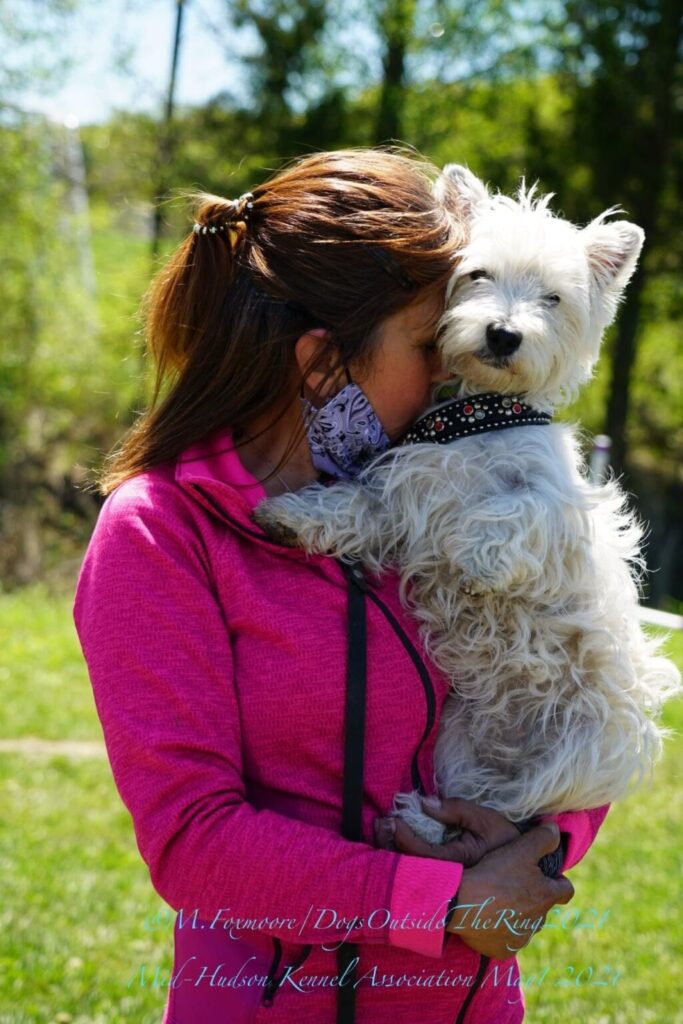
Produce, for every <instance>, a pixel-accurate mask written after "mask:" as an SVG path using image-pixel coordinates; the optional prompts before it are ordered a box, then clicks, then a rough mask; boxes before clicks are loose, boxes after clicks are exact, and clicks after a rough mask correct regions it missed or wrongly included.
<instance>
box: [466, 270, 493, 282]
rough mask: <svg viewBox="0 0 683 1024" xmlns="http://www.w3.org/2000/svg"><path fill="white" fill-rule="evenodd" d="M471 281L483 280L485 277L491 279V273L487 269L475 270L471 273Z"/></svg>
mask: <svg viewBox="0 0 683 1024" xmlns="http://www.w3.org/2000/svg"><path fill="white" fill-rule="evenodd" d="M469 278H470V281H481V280H483V279H485V280H487V281H490V280H491V275H490V274H487V273H486V271H485V270H473V271H472V273H471V274H470V275H469Z"/></svg>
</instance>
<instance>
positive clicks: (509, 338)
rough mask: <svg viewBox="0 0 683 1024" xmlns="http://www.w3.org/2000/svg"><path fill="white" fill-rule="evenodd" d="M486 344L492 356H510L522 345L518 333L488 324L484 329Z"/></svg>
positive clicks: (520, 336)
mask: <svg viewBox="0 0 683 1024" xmlns="http://www.w3.org/2000/svg"><path fill="white" fill-rule="evenodd" d="M486 344H487V345H488V347H489V349H490V351H491V352H492V353H493V354H494V356H510V355H512V353H513V352H516V351H517V349H518V348H519V346H520V345H521V344H522V335H521V333H520V332H519V331H511V330H509V328H507V327H496V325H495V324H489V325H488V327H487V328H486Z"/></svg>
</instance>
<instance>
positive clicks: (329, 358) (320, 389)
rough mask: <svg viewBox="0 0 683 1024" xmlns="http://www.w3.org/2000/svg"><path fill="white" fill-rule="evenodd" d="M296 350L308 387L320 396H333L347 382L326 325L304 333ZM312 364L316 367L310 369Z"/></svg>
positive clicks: (295, 347)
mask: <svg viewBox="0 0 683 1024" xmlns="http://www.w3.org/2000/svg"><path fill="white" fill-rule="evenodd" d="M294 352H295V354H296V361H297V363H298V366H299V371H300V372H301V373H302V374H305V377H304V380H305V385H306V387H307V388H308V389H310V391H311V392H313V393H315V394H317V395H318V396H319V397H320V398H323V399H326V398H331V397H332V395H334V394H336V393H337V391H338V390H339V388H340V386H342V382H344V383H345V375H344V368H343V366H337V362H338V352H337V348H336V346H335V344H334V343H333V342H332V340H331V334H330V332H329V331H328V330H326V329H325V328H324V327H316V328H314V329H313V330H310V331H306V333H305V334H302V335H301V337H300V338H299V339H298V341H297V343H296V345H295V346H294ZM310 366H313V367H314V368H313V369H310V370H309V369H308V368H309V367H310ZM334 370H337V371H338V372H333V371H334ZM307 371H308V372H307Z"/></svg>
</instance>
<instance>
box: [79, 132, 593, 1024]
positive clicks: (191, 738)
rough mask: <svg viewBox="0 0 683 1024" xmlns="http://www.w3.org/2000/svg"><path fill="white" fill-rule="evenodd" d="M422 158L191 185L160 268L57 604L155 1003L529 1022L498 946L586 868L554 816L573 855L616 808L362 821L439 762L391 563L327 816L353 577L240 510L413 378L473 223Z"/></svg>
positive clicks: (375, 433)
mask: <svg viewBox="0 0 683 1024" xmlns="http://www.w3.org/2000/svg"><path fill="white" fill-rule="evenodd" d="M432 174H433V169H432V168H431V167H430V166H429V165H427V164H426V163H424V162H421V161H420V160H418V159H416V158H410V157H406V156H403V155H400V154H397V153H396V152H392V151H380V150H350V151H340V152H333V153H319V154H315V155H312V156H307V157H304V158H303V159H301V160H299V161H297V162H296V163H294V164H293V165H291V166H290V167H288V168H287V169H285V170H283V171H281V172H280V173H278V174H276V175H275V176H274V177H272V178H271V179H270V180H269V181H267V182H266V183H265V184H264V185H262V186H260V187H258V188H256V189H254V191H253V193H249V194H247V195H245V196H242V197H240V198H239V199H238V200H233V201H228V200H225V199H221V198H219V197H215V196H206V195H203V196H202V197H200V205H199V206H198V209H197V214H196V217H197V220H196V223H195V225H194V228H193V230H192V232H190V234H189V236H188V237H187V238H186V239H185V241H184V242H183V243H182V244H181V245H180V246H179V248H178V249H177V250H176V252H175V253H174V254H173V256H172V257H171V259H170V261H169V263H168V264H167V266H166V267H165V269H164V270H162V271H161V273H160V274H159V276H158V277H157V279H156V281H155V282H154V284H153V286H152V288H151V290H150V292H149V295H148V302H147V338H148V344H149V347H150V350H151V352H152V355H153V357H154V359H155V362H156V366H157V380H156V388H155V393H154V397H153V400H152V403H151V407H150V409H149V410H148V411H147V413H146V414H145V415H143V416H142V418H141V419H140V420H139V422H138V423H137V424H136V425H135V426H134V428H133V429H132V430H131V431H130V432H129V434H128V435H127V436H126V438H125V439H124V441H123V444H122V445H121V447H120V449H119V450H118V451H116V452H115V453H114V454H113V455H112V456H111V457H110V460H109V464H108V466H107V467H106V471H105V473H104V475H103V477H102V479H101V481H100V489H101V491H102V493H103V494H105V495H107V501H106V502H105V504H104V506H103V508H102V510H101V512H100V516H99V519H98V522H97V525H96V527H95V531H94V533H93V536H92V539H91V542H90V545H89V548H88V551H87V553H86V557H85V560H84V563H83V567H82V570H81V574H80V578H79V582H78V588H77V593H76V601H75V606H74V617H75V622H76V627H77V630H78V633H79V637H80V640H81V644H82V647H83V651H84V655H85V658H86V660H87V663H88V667H89V671H90V676H91V680H92V684H93V689H94V694H95V699H96V703H97V708H98V713H99V715H100V719H101V721H102V727H103V730H104V736H105V740H106V744H107V750H108V753H109V757H110V760H111V765H112V770H113V774H114V778H115V781H116V784H117V787H118V789H119V792H120V794H121V797H122V799H123V801H124V803H125V804H126V806H127V807H128V809H129V811H130V813H131V815H132V819H133V823H134V826H135V831H136V836H137V841H138V845H139V848H140V852H141V854H142V856H143V858H144V859H145V861H146V863H147V865H148V867H149V870H150V874H151V878H152V882H153V884H154V886H155V888H156V890H157V892H158V893H159V894H160V895H161V897H162V898H163V899H164V900H166V902H167V903H169V904H170V905H171V907H173V908H174V910H176V911H178V916H177V918H176V926H175V959H174V968H173V975H172V981H171V984H170V988H169V996H168V1002H167V1006H166V1014H165V1017H164V1020H165V1021H168V1022H169V1024H170V1022H171V1021H173V1022H175V1024H189V1022H194V1021H200V1020H201V1021H202V1022H203V1024H218V1022H219V1021H220V1022H221V1024H224V1022H225V1024H227V1022H247V1021H249V1022H272V1024H276V1022H283V1024H284V1022H292V1024H293V1022H297V1024H300V1022H304V1021H310V1022H315V1024H326V1022H329V1024H332V1021H334V1020H354V1019H355V1021H356V1022H357V1024H370V1022H372V1024H377V1022H381V1021H388V1020H392V1021H394V1022H397V1021H411V1022H412V1021H413V1020H414V1019H415V1016H416V1014H418V1013H419V1016H420V1018H421V1019H424V1020H428V1021H430V1022H434V1024H441V1022H443V1024H446V1022H448V1024H452V1022H453V1021H454V1020H456V1019H457V1021H458V1022H459V1024H463V1022H467V1024H473V1022H476V1021H491V1022H493V1021H495V1022H497V1024H506V1022H509V1024H513V1022H515V1024H516V1022H518V1021H520V1020H521V1019H522V1017H523V1002H522V999H521V996H520V994H519V990H518V979H519V973H518V970H517V965H516V961H515V959H514V951H515V950H516V949H518V948H520V947H521V946H522V945H524V944H525V943H526V942H527V941H529V939H530V938H531V936H532V935H533V934H534V933H535V931H537V930H538V928H539V927H541V925H542V922H543V919H544V915H545V914H546V913H547V912H548V911H549V909H550V908H551V907H553V906H554V905H556V904H562V903H565V902H567V901H568V900H569V899H571V896H572V893H573V890H572V887H571V883H570V882H569V881H568V880H567V879H566V878H563V877H560V878H559V879H551V878H546V877H545V876H544V875H543V873H542V872H541V871H540V870H539V868H538V861H539V859H540V858H541V857H542V856H543V855H544V854H546V853H549V852H550V851H553V850H555V849H556V848H557V846H558V837H559V831H558V824H559V827H560V828H561V829H562V832H563V840H564V842H563V850H564V853H565V867H567V866H571V865H572V864H574V863H576V861H577V860H579V859H580V857H581V856H583V854H584V853H585V851H586V849H587V848H588V846H589V845H590V843H591V842H592V839H593V838H594V835H595V832H596V831H597V828H598V826H599V824H600V822H601V820H602V817H604V813H605V809H601V810H599V811H597V812H590V813H589V812H579V813H577V814H572V815H563V816H562V820H561V821H559V822H558V823H556V824H551V825H550V826H540V827H537V828H535V829H533V830H532V831H530V832H528V833H527V834H525V835H523V836H521V837H520V836H519V834H518V832H517V830H516V829H515V827H514V826H512V825H511V824H510V823H509V822H507V821H505V819H503V818H502V817H501V816H500V815H497V814H496V813H495V812H493V811H484V810H483V809H481V808H477V807H475V806H473V805H468V804H465V803H464V802H460V801H450V802H447V803H446V804H445V805H444V807H443V808H442V810H441V812H440V813H441V816H442V819H443V820H444V821H450V822H451V823H453V824H459V825H461V826H463V827H464V828H465V832H464V834H463V837H462V839H461V840H460V841H458V842H454V843H451V844H448V845H446V846H443V847H439V848H431V847H427V846H426V845H425V844H424V843H420V842H419V840H417V838H416V837H413V836H412V834H409V830H407V829H406V828H405V826H404V825H403V823H401V824H400V825H399V826H398V829H397V831H396V834H395V836H394V837H393V839H392V838H391V837H389V838H387V834H386V829H384V830H383V828H382V827H380V828H379V831H378V833H377V837H376V840H375V838H374V835H373V825H374V822H375V819H377V818H381V817H382V816H383V815H385V814H386V813H387V811H388V810H389V808H390V807H391V804H392V797H393V794H394V793H395V792H399V791H401V790H405V789H406V787H408V788H409V789H410V788H413V787H414V786H417V787H419V788H420V789H421V790H422V792H423V793H425V794H426V793H427V792H428V791H429V790H430V789H433V788H434V787H433V783H432V782H431V780H432V774H433V768H432V753H433V747H434V742H435V739H436V731H437V726H438V719H439V712H440V709H441V706H442V705H443V702H444V700H445V698H446V695H447V691H448V681H447V680H446V679H445V678H443V677H442V676H441V675H440V674H439V673H438V672H437V671H436V670H435V669H434V668H433V667H431V666H429V665H426V664H425V662H424V659H423V656H422V654H421V649H420V643H419V639H418V633H417V628H416V625H415V623H414V622H413V620H412V619H411V618H410V617H409V616H408V615H407V614H406V613H405V611H404V610H403V608H402V607H401V604H400V601H399V598H398V578H397V576H396V575H395V574H393V573H390V572H388V573H386V574H385V575H384V576H383V578H382V580H381V581H379V582H378V581H377V580H373V581H372V583H371V585H370V586H368V582H367V581H366V582H365V583H364V584H363V586H364V587H366V589H367V598H368V600H367V602H366V604H367V613H366V614H367V641H366V648H367V695H366V702H365V706H366V727H365V743H364V749H365V775H364V786H363V791H362V807H361V829H362V841H351V840H349V839H347V838H343V837H342V835H340V832H341V818H342V799H343V769H344V707H345V705H344V696H345V686H346V682H345V681H346V667H347V646H346V644H347V585H348V586H349V587H352V583H349V581H348V579H347V577H348V573H347V572H345V570H344V567H343V566H342V565H340V564H339V563H338V562H337V561H336V560H335V559H333V558H328V557H322V556H320V557H312V558H308V557H306V556H305V555H304V553H303V552H302V551H300V550H296V549H290V548H286V547H281V546H279V545H278V544H276V543H274V542H272V541H271V540H269V539H268V538H267V537H266V536H265V534H263V533H262V532H261V531H260V530H259V529H258V527H257V526H256V525H255V524H254V523H253V521H252V520H251V513H252V511H253V509H254V507H255V506H256V505H257V504H258V502H260V501H261V500H263V499H264V497H266V496H272V495H276V494H280V493H282V492H283V491H284V490H285V489H296V488H299V487H301V486H303V485H305V484H307V483H309V482H311V481H314V480H316V479H320V480H323V481H324V480H326V479H328V478H331V479H334V478H336V477H340V476H342V477H343V476H345V477H350V476H353V474H354V472H355V470H356V468H357V467H358V466H359V465H360V464H362V462H363V460H364V459H367V458H368V457H369V456H371V455H372V454H373V453H374V452H376V451H379V450H381V449H382V448H384V447H386V446H387V445H388V444H390V443H391V442H392V441H394V440H396V439H397V438H398V437H399V436H400V435H401V434H402V433H403V432H404V431H405V429H406V428H407V427H408V426H409V424H410V423H411V422H412V420H413V419H415V417H417V416H418V415H419V414H420V412H421V411H422V410H423V409H424V408H425V407H426V406H427V405H428V404H429V399H430V390H431V387H432V384H433V383H434V382H435V381H437V380H439V379H441V377H442V375H441V374H440V370H439V366H438V364H437V361H436V356H435V350H434V344H433V331H434V325H435V323H436V321H437V319H438V317H439V314H440V311H441V308H442V303H443V292H444V286H445V283H446V281H447V279H448V276H449V274H450V272H451V269H452V266H453V260H454V258H455V255H456V252H457V250H458V248H459V245H460V244H461V242H462V227H461V225H460V224H459V223H458V221H457V218H454V217H453V216H452V215H451V214H449V212H448V211H446V210H445V209H444V208H442V207H441V206H440V205H439V202H438V201H437V200H436V199H435V197H434V196H433V194H432V189H431V184H430V177H431V176H432ZM162 388H165V389H166V390H165V394H164V397H163V399H162V400H161V401H160V402H159V401H158V399H159V396H160V395H161V392H162ZM385 825H386V823H385ZM377 847H379V848H377ZM492 851H495V852H492ZM465 865H466V866H465ZM454 897H455V898H454ZM494 909H495V911H496V913H497V915H498V917H497V918H496V920H489V919H492V918H493V913H492V912H493V910H494ZM503 911H505V912H507V913H508V916H507V917H505V914H504V913H503ZM513 912H514V914H515V915H516V916H515V918H514V923H513V921H512V918H511V917H510V916H509V915H510V914H512V913H513ZM501 915H502V916H501ZM344 943H347V944H348V948H349V949H350V948H353V949H355V950H356V951H357V952H358V959H357V962H354V963H351V964H349V965H348V966H349V970H348V972H346V971H345V972H344V974H343V976H341V977H340V972H338V971H337V965H338V962H342V961H341V958H340V954H339V951H338V947H340V946H343V944H344ZM352 943H353V946H352V945H351V944H352ZM338 958H339V959H338ZM350 991H352V992H353V996H350V995H349V992H350ZM354 1002H355V1008H354V1005H353V1004H354ZM337 1013H338V1014H339V1015H338V1016H337Z"/></svg>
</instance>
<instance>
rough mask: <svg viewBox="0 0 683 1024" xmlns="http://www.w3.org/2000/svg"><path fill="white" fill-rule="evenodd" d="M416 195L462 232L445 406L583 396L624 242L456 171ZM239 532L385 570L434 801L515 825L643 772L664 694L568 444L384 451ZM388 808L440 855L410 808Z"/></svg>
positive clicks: (499, 442)
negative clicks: (432, 674)
mask: <svg viewBox="0 0 683 1024" xmlns="http://www.w3.org/2000/svg"><path fill="white" fill-rule="evenodd" d="M437 189H438V191H439V193H440V195H441V197H442V199H443V201H444V202H445V203H447V204H450V206H451V207H452V208H454V209H456V210H459V211H461V212H462V211H464V213H465V215H466V216H467V217H468V219H469V221H470V241H469V243H468V245H467V247H466V248H465V250H464V251H463V252H462V255H461V259H460V261H459V263H458V265H457V269H456V271H455V273H454V275H453V278H452V281H451V283H450V287H449V290H448V300H447V309H446V312H445V313H444V316H443V318H442V322H441V324H440V326H439V329H438V331H437V338H438V343H439V347H440V351H441V355H442V359H443V362H444V365H445V366H446V367H447V368H448V369H449V370H450V371H451V372H452V375H453V378H454V379H456V380H457V381H458V382H459V389H458V393H459V395H460V396H461V397H466V396H468V395H473V394H476V393H481V392H486V391H495V392H499V393H502V394H507V395H513V396H515V397H518V398H522V397H523V399H524V401H525V402H526V403H527V404H529V405H532V406H534V407H535V408H538V409H542V410H544V411H552V410H553V409H554V408H555V407H556V406H557V405H558V404H560V403H561V402H565V401H567V400H568V399H569V398H570V397H571V396H572V395H574V394H575V393H576V391H577V389H578V388H579V386H580V385H581V384H582V383H583V382H584V381H586V380H587V379H588V378H589V377H590V375H591V373H592V371H593V367H594V365H595V362H596V360H597V357H598V350H599V346H600V341H601V337H602V333H603V331H604V329H605V327H606V326H607V325H608V324H609V323H610V322H611V321H612V319H613V318H614V315H615V312H616V308H617V304H618V301H619V298H620V296H621V294H622V292H623V289H624V287H625V285H626V283H627V281H628V279H629V277H630V276H631V274H632V273H633V270H634V269H635V266H636V262H637V259H638V255H639V253H640V249H641V246H642V242H643V232H642V231H641V229H640V228H638V227H636V226H635V225H633V224H629V223H627V222H625V221H612V222H609V221H608V217H609V216H610V215H611V214H613V213H614V212H615V211H614V210H609V211H606V212H605V213H604V214H602V215H601V216H600V217H598V218H597V219H596V220H594V221H593V222H592V223H590V224H589V225H588V226H587V227H586V228H584V229H583V230H580V229H578V228H576V227H575V226H573V225H572V224H569V223H568V222H566V221H564V220H561V219H559V218H558V217H555V216H554V215H553V214H552V213H551V212H550V210H549V206H548V203H549V200H550V198H551V197H550V196H545V197H542V198H536V197H535V196H534V189H533V188H532V189H530V190H527V189H525V187H524V184H523V183H522V186H521V188H520V190H519V193H518V195H517V198H516V199H510V198H508V197H506V196H502V195H491V194H490V193H489V192H488V191H487V189H486V187H485V186H484V185H483V183H482V182H480V181H479V180H478V179H477V178H475V177H474V175H472V174H471V173H470V172H469V171H468V170H467V169H466V168H463V167H459V166H450V167H447V168H446V169H445V170H444V172H443V175H442V177H441V179H440V181H439V183H438V185H437ZM501 332H502V333H501ZM255 519H256V520H257V521H258V522H259V523H260V525H261V526H263V527H264V528H265V529H266V530H269V531H270V532H272V533H273V534H274V535H276V536H280V537H282V536H283V531H285V532H287V531H294V533H295V535H296V543H298V544H300V545H301V546H303V547H304V548H305V549H306V550H307V551H309V552H331V553H334V554H335V555H337V556H340V555H346V556H349V557H353V558H357V559H360V560H361V562H362V563H363V564H364V565H365V566H366V567H367V568H368V569H370V570H371V571H373V572H375V573H380V572H381V570H382V568H383V567H385V566H387V565H392V566H397V567H398V568H399V570H400V574H401V596H402V599H403V600H404V602H405V603H406V604H407V605H408V606H409V607H410V608H411V609H412V611H413V612H414V614H415V615H416V616H417V618H418V619H419V621H420V623H421V625H422V635H423V637H424V640H425V644H426V647H427V650H428V652H429V654H430V656H431V657H432V658H433V660H434V662H435V663H436V664H437V665H438V666H439V667H440V668H441V669H442V670H443V671H444V672H446V673H447V674H448V676H449V678H450V679H451V680H452V694H451V695H450V696H449V698H448V700H447V702H446V705H445V707H444V711H443V715H442V719H441V722H440V728H439V736H438V740H437V744H436V750H435V776H434V781H435V783H436V786H437V787H438V790H439V792H440V793H441V795H442V796H446V797H449V796H461V797H465V798H467V799H470V800H475V801H477V802H478V803H482V804H485V805H486V806H489V807H493V808H495V809H497V810H499V811H501V812H502V813H503V814H505V815H506V816H507V817H509V818H510V819H512V820H513V821H522V820H525V819H527V818H529V817H530V816H532V815H535V814H538V813H549V812H559V811H564V810H576V809H580V808H590V807H596V806H598V805H600V804H603V803H606V802H608V801H613V800H615V799H617V798H618V797H621V796H623V795H624V794H625V793H626V791H627V789H628V787H629V784H630V783H631V782H632V781H636V780H640V779H641V778H642V777H643V775H644V773H645V771H646V770H648V769H650V768H651V766H652V765H653V764H654V762H655V761H656V759H657V757H658V756H659V754H660V751H661V741H662V737H663V735H664V733H665V730H663V729H662V728H661V726H660V725H659V724H658V723H657V721H656V716H657V713H658V711H659V709H660V707H661V704H662V702H663V700H664V699H665V698H667V697H668V696H670V695H672V694H674V693H676V692H677V691H678V690H679V688H680V677H679V674H678V672H677V670H676V668H675V667H674V666H673V664H672V663H671V662H670V661H668V660H667V659H666V658H664V657H662V656H661V655H659V654H658V646H659V645H658V643H657V642H655V641H654V640H653V639H651V638H649V637H648V636H647V635H646V634H645V633H644V631H643V629H642V628H641V625H640V623H639V620H638V614H637V608H638V596H639V592H638V580H639V574H640V572H641V571H642V567H643V565H642V559H641V555H640V550H639V543H640V540H641V534H642V531H641V528H640V526H639V525H638V523H637V522H636V520H635V518H634V516H633V515H632V514H631V513H630V512H629V510H628V508H627V507H626V499H625V497H624V495H623V494H622V493H621V492H620V490H619V487H618V486H617V484H616V483H615V482H614V481H611V482H609V483H607V484H606V485H603V486H594V485H592V484H591V483H590V482H589V481H588V478H587V474H586V470H585V467H584V465H583V464H582V460H581V456H580V453H579V448H578V444H577V436H576V431H574V430H573V429H572V428H570V427H567V426H564V425H560V424H551V425H549V426H520V427H515V428H514V429H510V430H500V431H494V432H487V433H485V434H482V435H480V436H474V437H467V438H463V439H459V440H456V441H453V442H452V443H451V444H450V445H447V446H446V445H437V444H414V445H410V446H406V447H399V448H395V449H391V450H389V451H388V452H385V453H384V454H383V455H381V456H379V457H378V458H376V459H374V460H373V461H372V462H371V463H369V464H368V465H367V466H366V467H365V468H364V469H363V471H362V472H361V473H360V475H359V476H358V477H357V478H356V479H355V480H354V481H350V482H344V483H339V484H335V485H333V486H330V487H322V486H319V485H314V486H312V487H307V488H304V489H303V490H301V491H299V492H297V493H294V494H287V495H283V496H282V497H278V498H274V499H271V500H269V501H267V502H264V503H263V504H261V505H260V506H259V508H258V509H257V511H256V514H255ZM394 810H395V811H396V812H398V813H400V814H401V815H402V816H403V817H404V818H405V819H406V820H407V821H408V823H409V824H410V825H411V826H412V828H413V829H414V830H415V831H416V832H418V833H419V834H420V835H422V836H423V837H424V838H425V839H427V840H428V841H429V842H441V841H442V839H443V836H444V830H443V826H442V825H441V824H440V823H439V822H437V821H435V820H434V819H433V818H430V817H429V816H428V815H426V814H424V812H423V811H422V809H421V806H420V800H419V794H418V793H417V792H415V791H414V792H413V793H410V794H407V793H406V794H398V795H397V796H396V797H395V801H394Z"/></svg>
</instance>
